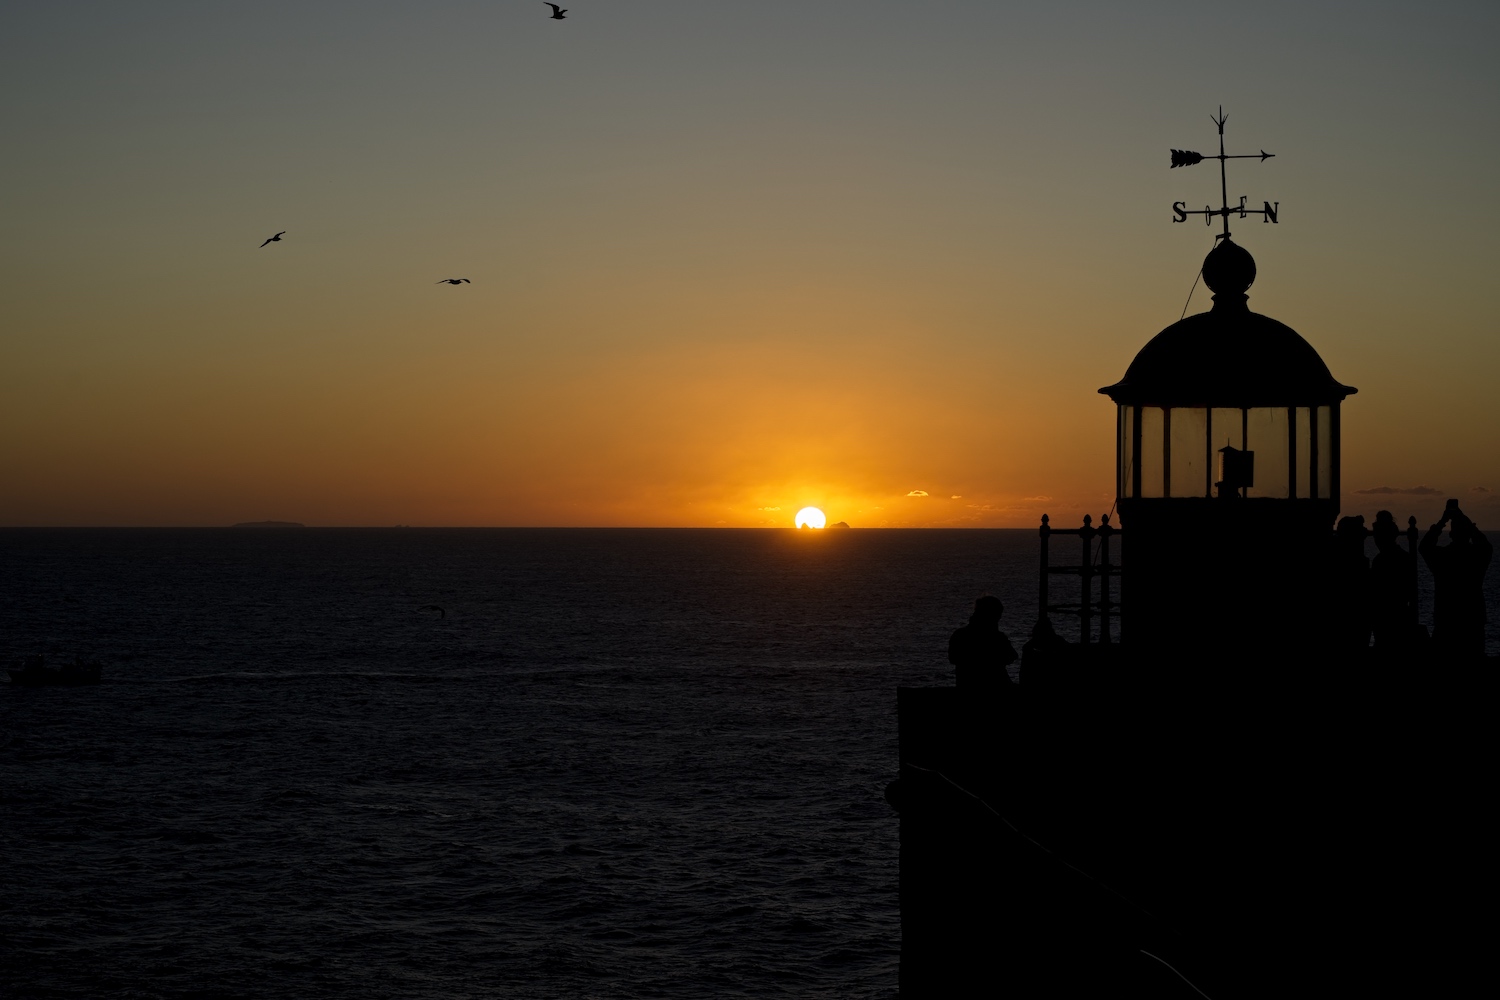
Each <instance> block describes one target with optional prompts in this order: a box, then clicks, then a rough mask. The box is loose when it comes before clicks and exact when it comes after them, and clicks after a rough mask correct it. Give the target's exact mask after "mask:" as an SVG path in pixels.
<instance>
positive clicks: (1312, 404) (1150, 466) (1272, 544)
mask: <svg viewBox="0 0 1500 1000" xmlns="http://www.w3.org/2000/svg"><path fill="white" fill-rule="evenodd" d="M1254 280H1255V260H1254V258H1252V257H1251V256H1250V254H1249V253H1248V252H1247V251H1246V250H1244V249H1243V248H1242V247H1240V246H1238V245H1237V244H1235V243H1234V242H1233V241H1231V240H1230V239H1229V238H1228V237H1227V236H1226V237H1223V238H1221V239H1220V241H1219V243H1218V245H1217V246H1215V247H1214V249H1213V250H1212V251H1211V252H1210V253H1209V255H1208V257H1207V258H1206V259H1205V260H1204V262H1203V281H1204V283H1205V284H1207V285H1208V287H1209V289H1210V290H1211V291H1212V292H1213V293H1214V304H1213V308H1212V309H1210V310H1209V311H1207V312H1204V313H1199V314H1197V315H1195V316H1189V317H1187V318H1186V319H1183V320H1181V321H1179V322H1177V323H1173V324H1172V325H1171V326H1169V327H1167V328H1166V329H1165V330H1163V331H1162V332H1161V333H1159V334H1157V335H1156V336H1155V337H1153V338H1152V339H1151V340H1150V341H1149V342H1148V343H1147V344H1146V346H1145V347H1143V348H1141V350H1140V353H1138V354H1137V355H1136V357H1135V360H1134V361H1132V362H1131V364H1130V367H1129V368H1128V369H1127V370H1126V372H1125V377H1124V378H1122V379H1121V380H1120V381H1119V382H1117V383H1115V384H1114V385H1111V386H1106V387H1105V388H1103V389H1100V390H1099V391H1100V392H1102V393H1104V394H1105V395H1107V396H1109V397H1110V398H1111V399H1113V400H1114V402H1115V405H1116V420H1115V427H1116V431H1115V484H1116V485H1115V488H1116V497H1117V506H1118V508H1119V512H1120V526H1121V528H1122V529H1123V536H1122V538H1123V541H1124V552H1123V562H1124V571H1123V575H1122V577H1121V608H1122V612H1121V618H1120V631H1121V638H1122V640H1123V641H1125V642H1126V643H1127V644H1129V645H1131V646H1135V647H1137V648H1144V649H1147V650H1150V651H1151V652H1152V654H1153V655H1155V656H1157V657H1158V658H1159V659H1160V660H1161V661H1162V662H1176V663H1177V664H1179V665H1186V664H1194V665H1196V664H1201V662H1202V661H1203V659H1204V657H1205V655H1208V653H1209V651H1213V655H1214V656H1216V657H1218V658H1220V659H1223V658H1224V657H1226V656H1228V657H1230V658H1235V657H1238V658H1253V657H1255V656H1260V655H1266V654H1268V653H1269V652H1270V651H1271V650H1272V649H1273V648H1275V647H1276V646H1277V645H1278V644H1281V645H1283V646H1284V645H1285V644H1287V643H1288V642H1289V641H1291V637H1292V636H1296V637H1297V640H1296V641H1297V642H1298V643H1301V644H1303V645H1307V644H1308V643H1312V644H1316V643H1317V642H1318V641H1320V640H1319V637H1318V635H1317V634H1316V633H1317V630H1318V629H1319V628H1320V627H1321V626H1320V625H1319V624H1318V623H1319V621H1320V617H1321V616H1320V615H1319V613H1318V608H1319V602H1320V601H1326V589H1327V588H1326V584H1327V581H1326V579H1325V577H1326V576H1327V559H1326V552H1327V547H1328V540H1329V538H1330V536H1331V529H1332V527H1333V522H1334V519H1335V518H1336V517H1337V515H1338V511H1339V502H1338V500H1339V410H1340V406H1341V404H1342V403H1343V401H1344V399H1345V398H1346V397H1347V396H1349V395H1351V394H1352V393H1353V392H1354V391H1355V390H1354V388H1353V387H1351V386H1347V385H1343V384H1342V383H1340V382H1338V381H1337V380H1335V379H1334V377H1333V376H1332V374H1330V373H1329V371H1328V366H1327V365H1326V364H1324V363H1323V359H1322V358H1321V357H1319V356H1318V352H1317V351H1315V350H1314V349H1313V347H1312V345H1311V344H1309V343H1308V342H1307V341H1306V340H1304V339H1302V337H1301V336H1300V335H1299V334H1298V333H1297V332H1296V331H1295V330H1293V329H1291V328H1290V327H1288V326H1286V325H1285V324H1283V323H1278V322H1277V321H1276V320H1274V319H1271V318H1270V317H1268V316H1262V315H1260V314H1258V313H1253V312H1251V311H1250V309H1249V306H1248V304H1247V296H1246V291H1247V290H1248V289H1249V287H1250V285H1251V283H1252V282H1253V281H1254ZM1226 616H1227V617H1228V619H1229V620H1234V621H1238V622H1259V623H1264V624H1265V626H1266V628H1265V629H1264V630H1263V631H1255V630H1246V631H1243V632H1241V633H1238V634H1236V636H1235V639H1234V641H1233V642H1230V643H1226V642H1225V641H1224V640H1225V636H1224V622H1225V621H1226ZM1226 650H1229V651H1228V652H1226ZM1194 669H1196V667H1195V668H1194ZM1179 676H1181V675H1180V674H1179Z"/></svg>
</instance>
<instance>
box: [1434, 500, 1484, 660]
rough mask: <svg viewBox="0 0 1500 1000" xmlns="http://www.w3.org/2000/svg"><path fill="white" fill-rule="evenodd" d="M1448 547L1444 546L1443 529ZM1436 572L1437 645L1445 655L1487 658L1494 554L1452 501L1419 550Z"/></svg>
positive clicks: (1436, 649) (1454, 501) (1455, 658)
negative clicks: (1488, 583)
mask: <svg viewBox="0 0 1500 1000" xmlns="http://www.w3.org/2000/svg"><path fill="white" fill-rule="evenodd" d="M1444 525H1447V526H1448V544H1447V545H1444V546H1439V545H1438V539H1439V538H1441V537H1442V534H1443V526H1444ZM1417 551H1419V552H1421V553H1422V559H1423V560H1424V561H1425V562H1426V563H1427V568H1428V569H1430V570H1432V584H1433V586H1432V591H1433V593H1432V647H1433V651H1434V652H1435V653H1436V654H1437V655H1438V656H1440V657H1443V658H1445V659H1450V660H1474V659H1482V658H1483V657H1484V574H1485V573H1486V572H1487V571H1488V570H1489V568H1490V558H1491V557H1492V556H1493V554H1494V550H1493V548H1492V547H1491V545H1490V540H1489V539H1488V538H1486V537H1485V536H1484V532H1482V531H1480V530H1479V526H1478V525H1477V524H1475V523H1474V522H1473V521H1471V520H1469V518H1468V517H1467V516H1466V515H1465V514H1464V512H1463V511H1461V510H1459V509H1458V501H1457V500H1449V501H1448V506H1447V507H1446V508H1445V509H1444V510H1443V518H1442V520H1440V521H1439V522H1438V523H1437V524H1434V525H1433V526H1432V527H1431V528H1428V529H1427V534H1426V535H1425V536H1424V537H1423V538H1422V543H1421V544H1420V545H1418V546H1417Z"/></svg>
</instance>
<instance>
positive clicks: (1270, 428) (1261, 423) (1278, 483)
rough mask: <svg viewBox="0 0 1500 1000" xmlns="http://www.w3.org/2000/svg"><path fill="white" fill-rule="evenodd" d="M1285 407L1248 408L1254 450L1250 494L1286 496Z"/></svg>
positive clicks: (1286, 442)
mask: <svg viewBox="0 0 1500 1000" xmlns="http://www.w3.org/2000/svg"><path fill="white" fill-rule="evenodd" d="M1287 431H1288V428H1287V417H1286V407H1284V406H1257V407H1254V408H1252V409H1251V410H1250V441H1249V447H1250V450H1251V451H1253V452H1255V483H1254V485H1252V486H1251V487H1250V490H1249V495H1250V496H1252V497H1276V498H1277V499H1281V500H1285V499H1286V498H1287V451H1288V450H1289V447H1290V439H1289V438H1288V436H1287Z"/></svg>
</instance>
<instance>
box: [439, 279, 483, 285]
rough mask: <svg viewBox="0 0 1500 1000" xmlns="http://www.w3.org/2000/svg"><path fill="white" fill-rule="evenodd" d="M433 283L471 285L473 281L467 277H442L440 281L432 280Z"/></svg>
mask: <svg viewBox="0 0 1500 1000" xmlns="http://www.w3.org/2000/svg"><path fill="white" fill-rule="evenodd" d="M433 284H434V285H472V284H474V282H472V281H470V280H469V279H468V278H444V279H443V280H441V281H434V282H433Z"/></svg>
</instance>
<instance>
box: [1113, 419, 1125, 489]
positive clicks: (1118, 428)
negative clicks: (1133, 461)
mask: <svg viewBox="0 0 1500 1000" xmlns="http://www.w3.org/2000/svg"><path fill="white" fill-rule="evenodd" d="M1125 495H1126V494H1125V407H1123V406H1117V407H1115V499H1119V498H1120V497H1123V496H1125Z"/></svg>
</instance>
